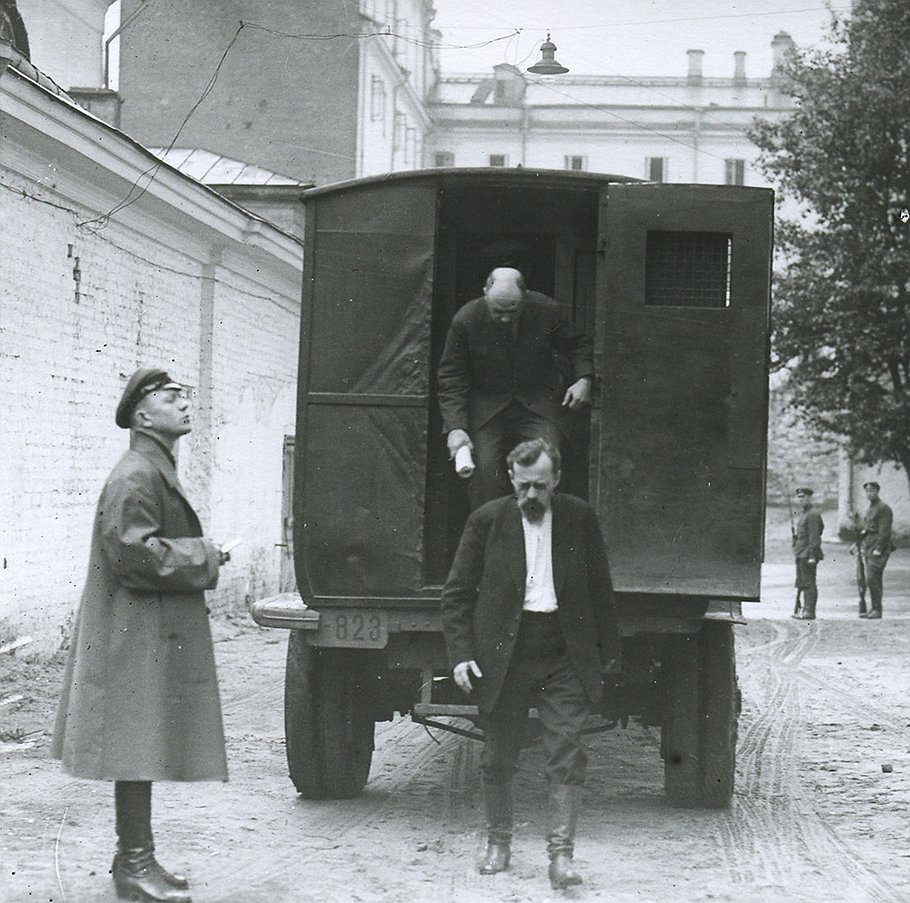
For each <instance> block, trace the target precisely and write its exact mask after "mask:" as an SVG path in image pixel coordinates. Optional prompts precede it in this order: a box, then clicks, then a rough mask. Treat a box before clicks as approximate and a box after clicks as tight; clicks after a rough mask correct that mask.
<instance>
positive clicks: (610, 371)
mask: <svg viewBox="0 0 910 903" xmlns="http://www.w3.org/2000/svg"><path fill="white" fill-rule="evenodd" d="M772 216H773V193H772V192H771V191H770V190H767V189H758V188H734V187H723V186H706V185H648V184H639V185H635V184H631V185H630V184H626V185H623V184H611V185H609V186H607V187H605V188H604V189H603V192H602V195H601V210H600V223H599V230H600V248H601V251H602V255H601V259H600V261H599V267H598V283H597V312H596V326H595V329H596V343H595V344H596V354H597V361H596V364H597V372H598V373H600V374H602V376H603V382H602V390H601V392H600V393H599V398H598V400H597V403H596V404H595V408H594V410H593V416H592V443H591V452H592V453H591V470H590V493H591V498H592V501H594V502H595V504H596V505H597V507H598V510H599V513H600V516H601V522H602V523H603V525H604V528H605V533H606V536H607V541H608V544H609V549H610V555H611V565H612V568H613V572H614V581H615V584H616V588H617V589H618V590H620V591H627V592H648V593H672V594H683V595H697V596H713V597H727V598H738V599H757V598H758V595H759V582H760V576H761V571H760V568H761V558H762V535H763V517H764V474H765V458H766V433H767V402H768V394H767V393H768V328H769V292H770V263H771V238H772Z"/></svg>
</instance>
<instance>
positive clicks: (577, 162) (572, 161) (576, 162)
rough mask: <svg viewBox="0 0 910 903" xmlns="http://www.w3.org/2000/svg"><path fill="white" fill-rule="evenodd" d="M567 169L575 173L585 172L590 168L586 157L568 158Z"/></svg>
mask: <svg viewBox="0 0 910 903" xmlns="http://www.w3.org/2000/svg"><path fill="white" fill-rule="evenodd" d="M565 166H566V169H570V170H572V171H573V172H584V171H585V170H586V169H587V168H588V161H587V160H586V159H585V158H584V157H578V156H574V157H573V156H567V157H566V158H565Z"/></svg>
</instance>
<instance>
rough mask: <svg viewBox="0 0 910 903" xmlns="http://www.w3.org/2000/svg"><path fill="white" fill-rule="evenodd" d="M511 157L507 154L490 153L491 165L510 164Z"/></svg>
mask: <svg viewBox="0 0 910 903" xmlns="http://www.w3.org/2000/svg"><path fill="white" fill-rule="evenodd" d="M508 165H509V158H508V157H507V156H506V155H505V154H490V166H508Z"/></svg>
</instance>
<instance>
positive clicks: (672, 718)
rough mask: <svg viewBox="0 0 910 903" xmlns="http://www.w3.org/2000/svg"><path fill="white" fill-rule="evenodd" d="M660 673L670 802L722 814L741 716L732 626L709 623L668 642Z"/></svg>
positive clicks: (731, 781)
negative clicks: (719, 810) (696, 632)
mask: <svg viewBox="0 0 910 903" xmlns="http://www.w3.org/2000/svg"><path fill="white" fill-rule="evenodd" d="M664 669H665V670H664ZM662 671H663V682H664V691H665V696H664V704H665V709H664V721H663V728H662V730H661V756H662V757H663V760H664V788H665V790H666V794H667V799H668V800H669V801H670V803H671V805H674V806H680V807H690V808H702V809H719V808H723V807H724V806H726V805H728V804H729V802H730V798H731V797H732V795H733V784H734V773H735V769H736V736H737V718H738V716H739V691H738V690H737V686H736V664H735V656H734V648H733V628H732V625H731V624H724V623H719V622H708V623H706V624H704V626H703V628H702V631H701V632H700V633H698V634H693V635H685V636H673V637H670V638H669V639H668V640H667V646H666V650H665V655H664V663H663V668H662Z"/></svg>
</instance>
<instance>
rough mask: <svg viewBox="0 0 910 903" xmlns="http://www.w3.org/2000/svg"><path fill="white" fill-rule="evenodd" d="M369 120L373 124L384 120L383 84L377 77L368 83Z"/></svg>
mask: <svg viewBox="0 0 910 903" xmlns="http://www.w3.org/2000/svg"><path fill="white" fill-rule="evenodd" d="M370 119H371V120H372V121H373V122H379V121H380V120H383V119H385V82H384V81H383V80H382V79H381V78H380V77H379V76H378V75H374V76H373V80H372V81H371V83H370Z"/></svg>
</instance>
